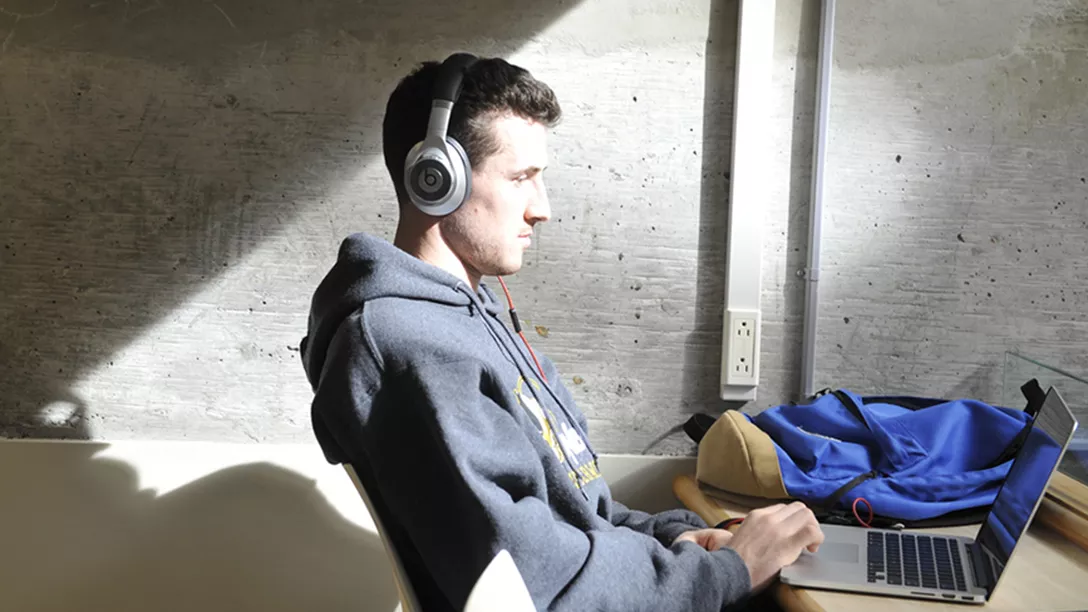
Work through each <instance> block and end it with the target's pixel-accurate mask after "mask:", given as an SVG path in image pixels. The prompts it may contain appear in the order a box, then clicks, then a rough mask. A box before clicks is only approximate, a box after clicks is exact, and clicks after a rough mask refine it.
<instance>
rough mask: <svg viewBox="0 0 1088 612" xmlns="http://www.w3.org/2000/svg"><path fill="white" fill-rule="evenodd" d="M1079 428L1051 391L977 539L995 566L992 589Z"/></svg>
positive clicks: (1062, 402) (1053, 390)
mask: <svg viewBox="0 0 1088 612" xmlns="http://www.w3.org/2000/svg"><path fill="white" fill-rule="evenodd" d="M1076 428H1077V423H1076V420H1075V419H1074V418H1073V415H1072V413H1070V412H1069V408H1068V407H1066V405H1065V402H1064V401H1062V398H1061V396H1060V395H1059V394H1058V392H1057V391H1056V390H1055V389H1053V388H1052V389H1051V390H1050V391H1049V392H1048V393H1047V395H1046V401H1044V402H1043V406H1042V408H1040V409H1039V412H1038V414H1036V415H1035V420H1034V423H1033V424H1032V427H1031V430H1030V431H1029V432H1028V436H1027V439H1026V440H1025V441H1024V446H1023V447H1022V448H1021V449H1020V452H1019V453H1017V455H1016V458H1015V459H1014V460H1013V464H1012V467H1010V468H1009V473H1008V476H1007V477H1006V478H1005V482H1004V484H1002V486H1001V489H1000V490H999V491H998V492H997V496H996V497H995V498H994V503H993V507H992V508H991V509H990V513H989V514H988V515H987V516H986V522H985V523H983V525H982V529H980V530H979V533H978V537H977V538H976V541H977V542H978V543H979V544H981V545H982V547H983V549H984V550H985V551H986V552H987V553H989V554H987V555H986V556H987V557H990V561H991V562H992V564H993V570H994V573H993V575H994V581H993V582H994V584H993V585H991V587H990V588H991V589H993V587H994V586H996V584H997V580H998V579H1000V578H1001V573H1002V572H1003V571H1004V569H1005V564H1006V563H1008V561H1009V556H1010V555H1012V550H1013V547H1015V546H1016V542H1017V540H1019V539H1020V537H1021V536H1022V535H1023V534H1024V531H1025V529H1026V527H1027V526H1028V522H1029V521H1030V520H1031V518H1032V516H1034V514H1035V509H1036V508H1037V507H1038V505H1039V502H1040V501H1041V500H1042V498H1043V493H1044V491H1045V489H1046V486H1047V483H1048V481H1049V480H1050V476H1051V474H1052V473H1053V472H1054V470H1055V468H1057V466H1058V462H1059V461H1061V458H1062V454H1063V452H1064V451H1065V447H1066V446H1067V445H1068V444H1069V440H1070V439H1072V437H1073V432H1074V430H1076Z"/></svg>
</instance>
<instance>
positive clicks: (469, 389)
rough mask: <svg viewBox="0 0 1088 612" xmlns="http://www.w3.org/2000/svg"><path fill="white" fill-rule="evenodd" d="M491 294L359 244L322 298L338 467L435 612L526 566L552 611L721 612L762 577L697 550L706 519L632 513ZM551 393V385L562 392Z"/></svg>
mask: <svg viewBox="0 0 1088 612" xmlns="http://www.w3.org/2000/svg"><path fill="white" fill-rule="evenodd" d="M505 316H506V312H505V308H503V307H502V306H501V305H500V304H499V303H498V301H497V300H496V299H495V296H494V294H493V293H492V292H491V290H490V289H488V288H487V287H486V286H485V285H484V284H483V283H481V284H480V289H479V291H478V292H477V291H473V290H472V288H471V286H469V285H467V284H466V283H464V282H463V281H461V280H459V279H457V278H456V277H454V276H453V275H451V274H449V273H447V272H445V271H443V270H441V269H439V268H437V267H435V266H432V265H430V264H427V263H425V262H423V261H421V260H419V259H417V258H415V257H412V256H410V255H408V254H406V253H405V252H403V251H401V250H400V249H398V248H396V247H395V246H393V245H392V244H390V243H388V242H386V241H385V240H382V239H379V238H376V237H373V236H368V235H365V234H355V235H352V236H350V237H348V238H347V239H346V240H345V241H344V242H343V244H342V245H341V247H340V253H339V256H338V260H337V262H336V264H335V265H334V266H333V267H332V269H331V270H330V271H329V273H328V274H327V276H326V277H325V278H324V280H323V281H322V282H321V284H320V285H319V286H318V288H317V291H316V293H315V294H314V297H313V303H312V307H311V312H310V320H309V329H308V333H307V336H306V337H305V338H304V339H303V340H302V347H301V354H302V360H303V365H304V367H305V370H306V375H307V377H308V379H309V381H310V384H311V385H312V387H313V390H314V394H315V395H314V400H313V407H312V419H313V427H314V433H315V435H316V437H317V440H318V442H319V444H320V445H321V448H322V449H323V451H324V453H325V456H326V458H327V459H328V460H329V462H331V463H334V464H339V463H350V464H352V465H353V466H354V467H355V469H356V470H357V471H358V472H359V474H360V478H361V479H362V480H363V482H364V484H365V485H366V487H367V490H368V492H369V493H370V495H371V497H372V498H374V501H375V504H376V506H377V512H378V514H379V516H380V518H381V520H382V522H383V523H384V524H385V525H386V528H387V530H388V531H389V534H390V537H391V538H392V539H393V542H394V546H395V548H396V549H397V551H398V552H399V553H400V555H401V557H402V560H403V562H404V565H405V567H406V569H407V571H408V574H409V576H410V580H411V582H412V584H413V586H414V588H415V590H416V592H417V595H418V597H419V599H420V603H421V605H422V606H423V609H424V610H425V611H427V612H430V611H431V610H460V609H461V608H462V607H463V606H464V603H465V600H466V598H467V597H468V594H469V591H470V590H471V589H472V587H473V585H474V584H475V582H476V579H477V578H478V577H479V575H480V573H481V572H482V571H483V569H484V568H485V567H486V566H487V564H488V562H490V560H491V559H492V558H493V557H494V556H495V554H497V553H498V552H499V551H500V550H501V549H506V550H508V551H509V552H510V554H511V555H512V556H513V559H514V562H515V563H516V565H517V567H518V569H519V570H520V572H521V574H522V576H523V577H524V579H525V583H526V586H527V587H528V589H529V592H530V594H531V595H532V597H533V601H534V602H535V604H536V607H537V608H538V609H540V610H574V611H578V612H584V611H589V610H602V611H603V610H616V611H622V612H633V611H636V610H652V611H655V612H666V611H669V610H678V611H679V610H684V611H700V610H719V609H721V608H723V607H725V606H726V605H728V604H731V603H734V602H740V601H743V600H744V599H745V598H746V597H747V596H748V594H749V592H750V589H751V585H750V579H749V574H748V569H747V567H746V566H745V564H744V562H743V560H741V558H740V556H739V555H737V553H736V552H735V551H733V550H732V549H728V548H725V549H721V550H718V551H715V552H707V551H706V550H704V549H703V548H701V547H700V546H698V545H697V544H694V543H690V542H680V543H676V544H673V543H672V542H673V540H674V539H675V538H676V536H678V535H679V534H680V533H682V532H684V531H687V530H691V529H697V528H704V527H706V523H704V522H703V521H702V520H701V519H700V518H699V517H698V516H697V515H695V514H694V513H691V512H688V511H686V510H674V511H669V512H664V513H660V514H656V515H650V514H646V513H644V512H639V511H635V510H630V509H628V508H626V507H624V506H623V505H622V504H620V503H619V502H616V501H614V500H613V499H612V498H611V496H610V494H609V490H608V486H607V485H606V484H605V482H604V479H603V478H601V475H600V472H599V471H598V469H597V456H596V454H595V453H594V452H593V450H592V448H591V447H590V444H589V441H588V437H587V434H586V419H585V417H584V416H583V415H582V413H581V412H579V410H578V408H577V407H576V406H575V404H574V400H573V398H572V397H571V395H570V393H569V392H568V390H567V389H566V388H565V387H564V386H563V384H562V382H560V376H559V373H558V372H557V371H556V368H555V365H554V364H553V363H552V362H551V361H550V360H548V359H547V358H546V357H543V356H541V357H540V363H541V366H542V368H543V370H544V377H543V378H542V377H541V376H540V374H539V373H538V372H537V369H536V366H535V364H534V362H533V360H532V359H531V357H530V356H529V354H528V353H527V352H526V350H525V347H524V345H523V344H522V343H521V342H520V341H518V339H517V336H516V335H514V333H513V332H512V331H511V330H510V328H509V327H508V326H507V325H506V324H505V322H504V320H503V318H504V317H505ZM545 379H546V380H545Z"/></svg>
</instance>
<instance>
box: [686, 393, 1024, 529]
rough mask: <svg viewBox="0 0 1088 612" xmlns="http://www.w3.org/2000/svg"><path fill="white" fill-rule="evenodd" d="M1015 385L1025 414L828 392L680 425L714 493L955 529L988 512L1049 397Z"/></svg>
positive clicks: (831, 514)
mask: <svg viewBox="0 0 1088 612" xmlns="http://www.w3.org/2000/svg"><path fill="white" fill-rule="evenodd" d="M1021 391H1022V392H1023V393H1024V395H1025V397H1026V398H1027V400H1028V403H1027V407H1026V408H1025V409H1024V410H1016V409H1011V408H1004V407H1000V406H992V405H990V404H987V403H984V402H981V401H977V400H972V399H957V400H944V399H932V398H919V397H899V396H895V397H893V396H865V397H863V396H860V395H857V394H855V393H852V392H850V391H847V390H845V389H838V390H831V389H825V390H824V391H821V392H820V393H817V394H816V395H815V396H813V397H812V398H810V399H809V400H807V401H806V402H805V403H802V404H796V403H791V404H785V405H781V406H776V407H773V408H769V409H767V410H765V411H763V412H761V413H759V414H758V415H756V416H750V415H747V414H743V413H740V412H736V411H727V412H726V413H725V414H723V415H721V416H720V417H717V418H715V417H713V416H711V415H706V414H699V415H695V416H693V417H692V418H691V419H689V420H688V422H687V423H686V424H685V426H684V429H685V431H686V432H687V434H688V436H689V437H691V438H692V439H693V440H694V441H696V442H698V443H699V456H698V468H697V472H696V477H697V479H698V480H699V482H700V484H701V485H702V486H703V488H704V490H706V491H707V492H708V493H710V494H711V495H712V496H713V495H714V494H715V492H717V493H719V494H721V496H723V497H725V498H727V499H733V500H735V501H742V502H745V501H747V502H752V501H753V499H752V498H757V500H756V501H760V500H762V501H764V503H765V502H766V501H767V500H772V499H777V500H787V499H799V500H801V501H803V502H805V503H806V504H807V505H809V507H811V508H812V509H813V511H814V512H815V513H816V515H817V518H818V519H819V520H820V521H821V522H824V523H837V524H859V523H860V524H862V525H866V526H872V527H885V528H888V527H895V528H901V527H936V526H949V525H963V524H970V523H977V522H981V521H982V520H984V518H985V515H986V513H987V512H988V511H989V508H990V506H991V505H992V503H993V500H994V497H995V496H996V495H997V491H998V489H999V488H1000V487H1001V484H1002V483H1003V482H1004V479H1005V476H1006V474H1007V473H1008V471H1009V467H1010V466H1011V460H1012V459H1013V458H1014V457H1015V456H1016V453H1017V451H1018V450H1019V449H1020V447H1021V446H1022V445H1023V442H1024V439H1025V437H1026V436H1027V434H1028V431H1029V430H1030V424H1031V419H1032V417H1034V415H1035V414H1036V412H1037V411H1038V409H1039V407H1040V406H1041V405H1042V402H1043V399H1044V398H1045V393H1044V392H1043V390H1042V388H1041V387H1040V386H1039V383H1038V382H1037V381H1035V380H1032V381H1029V382H1028V383H1027V384H1025V385H1024V386H1023V387H1021Z"/></svg>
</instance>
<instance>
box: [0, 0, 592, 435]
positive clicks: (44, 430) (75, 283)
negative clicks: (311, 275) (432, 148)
mask: <svg viewBox="0 0 1088 612" xmlns="http://www.w3.org/2000/svg"><path fill="white" fill-rule="evenodd" d="M579 3H580V0H554V1H547V0H545V1H537V2H525V1H521V2H517V1H506V0H480V1H478V2H476V3H474V4H473V5H472V6H471V7H470V8H466V7H461V8H459V9H458V10H457V11H454V12H451V13H449V14H446V13H442V12H440V11H438V10H436V8H435V4H434V3H433V2H423V1H422V0H370V1H362V2H344V1H337V0H309V1H306V2H287V1H285V0H274V1H271V2H265V1H258V0H216V2H214V3H209V2H205V3H177V2H169V1H168V0H131V1H126V2H123V3H122V2H100V3H85V2H77V1H76V0H59V1H58V2H57V3H56V4H55V5H54V8H51V9H49V10H46V11H39V12H40V13H41V14H40V15H36V16H34V15H31V16H27V15H19V14H17V13H14V12H12V11H10V10H9V11H4V12H0V40H4V41H5V46H4V49H5V51H4V54H3V56H2V57H0V61H2V62H3V64H2V66H3V68H2V70H3V71H4V73H5V75H6V76H5V78H4V79H3V80H0V245H2V247H0V248H2V250H0V287H2V288H3V289H2V294H0V295H2V297H0V338H2V341H0V435H2V436H7V437H41V438H88V437H90V435H91V431H90V428H89V426H88V422H87V420H88V418H91V417H90V416H89V415H88V414H87V410H86V407H85V402H84V400H83V399H82V398H80V397H79V394H78V393H77V391H76V390H75V389H74V385H75V383H76V382H78V381H79V380H80V379H81V377H82V376H84V375H86V373H87V372H88V371H89V370H91V369H93V368H95V367H99V366H108V365H110V360H111V358H112V357H113V356H114V355H115V354H116V353H117V352H118V351H119V350H120V349H122V348H123V347H124V346H126V345H128V344H129V343H131V342H132V341H133V340H135V339H136V338H138V337H139V336H140V335H141V334H142V333H144V332H145V330H146V329H147V328H148V327H149V326H151V325H153V324H155V323H156V322H158V321H160V320H161V319H162V318H163V317H165V316H166V315H167V314H168V313H170V312H171V311H172V310H173V309H175V308H176V307H177V306H178V304H179V303H182V302H183V301H184V300H186V299H187V298H188V297H190V296H191V295H193V294H194V293H197V292H198V291H200V290H201V289H202V288H204V287H207V286H208V285H209V284H210V283H213V282H214V281H215V280H216V279H217V278H218V277H220V276H221V275H222V274H223V272H224V271H225V270H227V269H228V268H230V267H231V266H232V265H235V264H236V263H237V262H239V261H241V260H242V259H243V258H244V257H245V256H246V255H247V254H250V253H252V252H254V251H255V249H257V247H259V246H260V245H261V243H262V242H264V241H265V240H266V239H267V238H268V237H270V236H275V235H277V234H279V233H282V232H283V230H284V228H286V227H289V226H290V224H291V223H292V222H293V221H294V220H295V219H297V218H298V216H299V214H300V213H301V210H300V206H299V204H298V202H297V201H294V200H295V198H296V196H300V197H306V196H313V195H314V193H315V192H316V193H320V192H321V190H322V189H323V188H324V187H325V186H327V185H328V184H330V183H334V182H341V181H343V180H344V174H345V173H348V171H349V170H350V168H351V167H355V168H356V169H357V168H358V167H362V166H363V165H364V164H369V163H381V159H380V150H381V148H380V147H381V145H380V137H381V116H382V113H383V112H384V106H385V99H386V97H387V95H388V93H389V92H390V91H391V90H392V88H393V87H394V86H395V84H396V81H397V80H398V79H399V78H400V77H402V76H403V75H404V74H405V73H406V72H407V71H408V70H409V69H410V67H411V66H412V65H413V64H415V63H416V62H418V61H422V60H424V59H440V58H441V57H443V56H444V55H445V54H446V53H449V52H451V51H454V50H460V49H465V50H471V51H474V52H476V53H479V54H481V55H499V56H503V55H508V54H509V53H511V52H513V51H516V50H517V49H518V48H519V47H520V46H522V45H524V44H525V43H526V42H527V41H528V40H530V39H531V38H532V37H533V36H534V35H536V34H537V33H538V32H540V31H541V30H543V29H545V28H547V27H548V26H549V25H550V24H552V23H553V22H554V21H555V20H557V19H558V18H559V17H560V16H562V15H563V14H565V13H566V12H567V11H569V10H571V9H572V8H574V7H575V6H577V5H578V4H579ZM360 81H364V82H365V83H364V84H362V85H360V84H359V82H360ZM289 194H290V196H291V197H288V196H289ZM374 197H375V198H379V199H381V200H388V201H392V199H393V194H392V189H390V190H389V192H388V193H383V194H377V195H375V196H374ZM307 199H310V200H317V199H318V198H316V197H308V198H307ZM259 306H260V305H259V304H257V305H256V307H259ZM58 402H60V403H61V404H63V405H65V406H68V408H69V414H67V415H64V416H63V418H61V419H59V420H56V421H55V422H52V421H51V422H50V424H43V419H42V416H41V413H42V410H43V409H44V408H45V407H46V406H50V405H54V404H56V403H58Z"/></svg>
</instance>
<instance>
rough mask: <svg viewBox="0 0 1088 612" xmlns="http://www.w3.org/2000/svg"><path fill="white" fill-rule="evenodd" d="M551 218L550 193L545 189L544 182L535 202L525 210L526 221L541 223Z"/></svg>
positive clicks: (530, 203) (538, 190)
mask: <svg viewBox="0 0 1088 612" xmlns="http://www.w3.org/2000/svg"><path fill="white" fill-rule="evenodd" d="M551 218H552V208H551V205H550V204H549V203H548V192H547V190H546V189H544V182H543V181H541V183H540V187H539V188H538V189H537V192H536V194H535V195H534V196H533V200H532V201H531V202H529V206H528V207H527V208H526V209H525V220H526V221H527V222H530V223H540V222H542V221H547V220H549V219H551Z"/></svg>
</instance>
